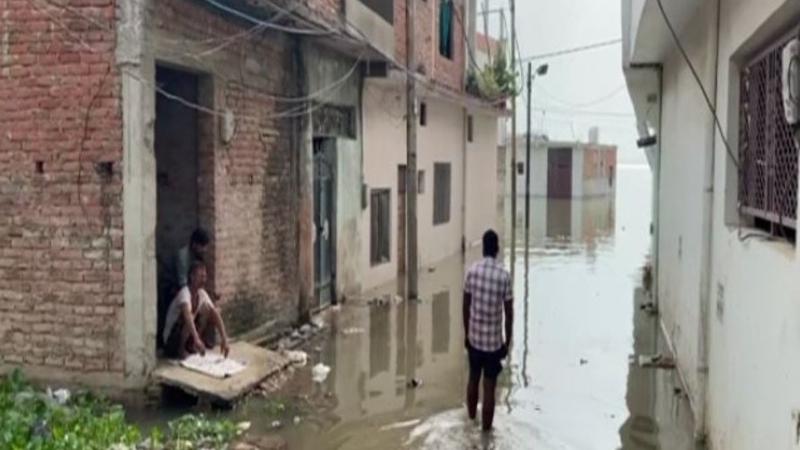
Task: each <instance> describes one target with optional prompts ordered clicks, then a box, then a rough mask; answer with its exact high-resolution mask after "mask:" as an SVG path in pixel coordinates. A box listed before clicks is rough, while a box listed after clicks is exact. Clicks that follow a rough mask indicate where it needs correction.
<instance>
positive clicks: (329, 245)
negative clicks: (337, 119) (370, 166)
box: [314, 138, 336, 309]
mask: <svg viewBox="0 0 800 450" xmlns="http://www.w3.org/2000/svg"><path fill="white" fill-rule="evenodd" d="M335 162H336V141H335V140H334V139H332V138H315V139H314V232H315V233H314V288H315V295H316V301H317V304H316V307H317V308H320V309H321V308H324V307H326V306H328V305H330V304H331V303H334V302H335V301H336V165H335ZM315 309H316V308H315Z"/></svg>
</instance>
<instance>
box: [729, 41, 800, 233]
mask: <svg viewBox="0 0 800 450" xmlns="http://www.w3.org/2000/svg"><path fill="white" fill-rule="evenodd" d="M794 36H795V35H794V34H793V33H789V34H784V35H781V36H778V37H777V38H775V39H772V40H770V41H769V42H768V43H767V44H765V45H763V46H762V47H761V50H759V51H758V52H756V53H755V54H754V55H753V57H751V58H749V59H747V60H746V61H744V63H743V64H742V65H741V67H740V68H739V71H738V72H739V73H738V75H739V86H738V89H739V95H740V98H739V108H738V112H737V113H738V115H739V117H738V119H739V133H738V134H739V136H738V144H739V149H738V155H737V157H738V161H739V168H738V170H737V173H736V179H737V183H738V189H737V193H736V204H737V205H738V206H737V210H738V211H737V215H738V216H739V219H740V220H743V221H745V222H747V223H749V224H750V225H751V226H753V227H754V228H758V229H761V230H763V231H765V232H767V233H769V234H770V235H772V236H775V237H779V238H785V239H787V240H788V241H791V242H795V234H796V230H797V191H798V186H797V179H798V148H797V145H796V144H795V143H794V139H793V137H792V132H791V126H790V125H789V124H788V123H786V119H785V116H784V109H783V95H782V89H783V81H782V76H781V75H782V56H781V54H782V51H783V48H784V47H785V46H786V44H787V43H788V42H789V41H790V40H791V39H792V38H793V37H794ZM776 66H777V67H776ZM787 135H788V136H789V137H788V139H787ZM787 140H788V144H787ZM792 166H794V167H792ZM792 189H793V192H792Z"/></svg>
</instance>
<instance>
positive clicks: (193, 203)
mask: <svg viewBox="0 0 800 450" xmlns="http://www.w3.org/2000/svg"><path fill="white" fill-rule="evenodd" d="M156 83H157V85H158V86H159V87H160V88H161V89H163V90H164V91H166V92H169V93H170V94H173V95H175V96H178V97H180V98H182V99H184V100H186V101H188V102H192V103H195V104H197V103H198V96H199V94H198V90H199V78H198V76H197V75H194V74H191V73H188V72H182V71H179V70H174V69H168V68H165V67H157V68H156ZM154 144H155V156H156V198H157V204H156V260H157V264H158V269H157V270H158V336H160V335H161V330H162V329H163V325H164V317H165V316H166V310H167V307H168V306H169V303H170V301H171V300H172V298H171V297H172V295H173V293H174V292H173V291H174V289H175V286H172V285H173V284H174V282H173V281H171V279H170V278H171V277H170V275H169V268H170V267H171V265H172V264H173V259H174V255H175V254H176V252H177V251H178V250H179V249H180V248H181V247H182V246H184V245H186V244H188V243H189V238H190V236H191V234H192V231H193V230H194V229H195V228H197V227H198V226H199V195H198V175H199V173H198V172H199V170H198V144H199V126H198V111H197V110H196V109H194V108H190V107H188V106H186V105H184V104H182V103H180V102H178V101H176V100H173V99H170V98H167V97H165V96H164V95H163V94H161V93H158V94H157V95H156V121H155V142H154ZM160 343H161V340H159V344H160Z"/></svg>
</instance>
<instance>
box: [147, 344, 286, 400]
mask: <svg viewBox="0 0 800 450" xmlns="http://www.w3.org/2000/svg"><path fill="white" fill-rule="evenodd" d="M230 348H231V351H230V358H232V359H236V360H239V361H245V362H247V368H246V369H245V370H244V371H243V372H242V373H240V374H238V375H236V376H233V377H230V378H226V379H218V378H213V377H210V376H207V375H203V374H202V373H199V372H195V371H192V370H188V369H185V368H183V367H181V366H179V365H177V364H176V363H175V362H174V361H167V360H162V361H159V363H158V366H157V367H156V370H155V371H154V372H153V379H154V380H155V381H156V382H157V383H160V384H162V385H165V386H171V387H175V388H178V389H181V390H183V391H186V392H187V393H189V394H192V395H195V396H197V397H200V398H203V399H208V400H211V401H217V402H223V403H233V402H235V401H236V400H238V399H240V398H241V397H243V396H244V395H245V394H247V393H248V392H250V391H251V390H252V389H254V388H255V387H256V386H257V385H258V384H259V383H261V382H262V381H264V379H265V378H268V377H269V376H271V375H274V374H275V373H277V372H279V371H281V370H284V369H285V368H286V367H288V366H289V364H290V362H289V360H288V359H287V358H285V357H283V356H281V355H279V354H278V353H275V352H273V351H270V350H266V349H264V348H261V347H257V346H255V345H251V344H248V343H246V342H237V343H234V344H232V345H231V347H230Z"/></svg>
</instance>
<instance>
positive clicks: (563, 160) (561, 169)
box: [547, 148, 572, 198]
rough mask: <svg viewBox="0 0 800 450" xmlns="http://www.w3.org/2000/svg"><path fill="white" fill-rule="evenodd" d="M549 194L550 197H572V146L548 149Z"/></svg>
mask: <svg viewBox="0 0 800 450" xmlns="http://www.w3.org/2000/svg"><path fill="white" fill-rule="evenodd" d="M547 196H548V197H550V198H572V149H571V148H551V149H548V151H547Z"/></svg>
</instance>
